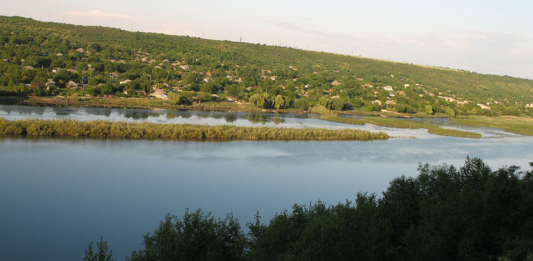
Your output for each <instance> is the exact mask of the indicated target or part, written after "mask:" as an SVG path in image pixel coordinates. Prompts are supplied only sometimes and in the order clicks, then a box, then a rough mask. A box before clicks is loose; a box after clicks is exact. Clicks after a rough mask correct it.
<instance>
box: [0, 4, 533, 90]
mask: <svg viewBox="0 0 533 261" xmlns="http://www.w3.org/2000/svg"><path fill="white" fill-rule="evenodd" d="M0 6H2V8H1V10H0V15H5V16H22V17H30V18H33V19H36V20H40V21H52V22H65V23H69V24H77V25H99V26H106V27H114V28H121V29H124V30H129V31H131V30H133V31H140V32H157V33H164V34H171V35H189V36H195V37H202V38H207V39H215V40H230V41H240V40H241V37H242V41H243V42H248V43H261V44H267V45H278V46H288V47H289V46H290V47H295V48H299V49H304V50H313V51H324V52H331V53H339V54H347V55H355V56H362V57H369V58H376V59H383V60H391V61H398V62H407V63H414V64H420V65H431V66H439V67H448V68H453V69H461V70H467V71H472V72H478V73H484V74H497V75H509V76H514V77H520V78H527V79H533V15H531V13H533V1H531V0H507V1H503V0H447V1H442V0H439V1H435V0H402V1H397V0H373V1H369V0H366V1H360V0H320V1H318V0H307V1H300V0H293V1H288V0H284V1H282V0H270V1H251V0H225V1H219V0H195V1H191V0H187V1H184V0H151V1H135V0H128V1H126V0H106V1H104V0H91V1H66V0H46V1H43V0H19V1H9V0H0Z"/></svg>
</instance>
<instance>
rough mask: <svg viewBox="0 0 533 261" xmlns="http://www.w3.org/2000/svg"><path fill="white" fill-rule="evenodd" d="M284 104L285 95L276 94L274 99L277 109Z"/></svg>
mask: <svg viewBox="0 0 533 261" xmlns="http://www.w3.org/2000/svg"><path fill="white" fill-rule="evenodd" d="M284 106H285V99H284V98H283V96H281V95H279V94H278V96H276V99H275V100H274V107H275V108H276V109H279V108H282V107H284Z"/></svg>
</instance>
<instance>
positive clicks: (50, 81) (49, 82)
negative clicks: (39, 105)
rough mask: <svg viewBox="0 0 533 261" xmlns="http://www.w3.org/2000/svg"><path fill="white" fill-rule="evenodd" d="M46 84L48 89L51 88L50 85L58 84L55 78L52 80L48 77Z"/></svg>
mask: <svg viewBox="0 0 533 261" xmlns="http://www.w3.org/2000/svg"><path fill="white" fill-rule="evenodd" d="M45 85H46V89H47V90H50V87H52V86H55V85H56V82H54V80H52V79H48V80H47V81H46V84H45Z"/></svg>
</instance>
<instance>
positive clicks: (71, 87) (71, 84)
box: [67, 81, 80, 89]
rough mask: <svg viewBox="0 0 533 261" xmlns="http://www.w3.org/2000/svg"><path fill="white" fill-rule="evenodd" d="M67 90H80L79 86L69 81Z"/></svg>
mask: <svg viewBox="0 0 533 261" xmlns="http://www.w3.org/2000/svg"><path fill="white" fill-rule="evenodd" d="M67 88H70V89H79V88H80V87H79V84H77V83H75V82H73V81H69V82H68V83H67Z"/></svg>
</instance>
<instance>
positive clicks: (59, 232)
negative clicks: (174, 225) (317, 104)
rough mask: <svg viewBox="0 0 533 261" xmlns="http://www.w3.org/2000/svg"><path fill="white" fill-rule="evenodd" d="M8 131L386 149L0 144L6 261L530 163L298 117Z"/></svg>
mask: <svg viewBox="0 0 533 261" xmlns="http://www.w3.org/2000/svg"><path fill="white" fill-rule="evenodd" d="M0 117H4V118H7V119H22V118H31V117H33V118H43V119H79V120H94V119H106V120H123V121H150V122H162V123H184V122H187V123H201V124H235V125H239V126H263V125H265V126H278V127H326V128H362V129H368V130H375V131H385V132H387V133H389V134H390V135H394V136H416V137H417V138H416V139H403V138H395V139H390V140H386V141H367V142H361V141H355V142H322V141H318V142H317V141H307V142H304V141H291V142H282V141H268V142H257V141H240V142H177V141H147V140H108V139H84V138H79V139H75V138H66V139H51V138H10V137H3V138H0V166H1V170H0V181H1V182H0V210H1V211H0V224H1V226H0V253H2V259H5V260H81V259H83V256H84V250H85V249H87V245H88V244H89V242H91V241H97V240H98V239H99V237H100V235H102V236H104V240H106V241H107V242H108V244H109V247H110V249H111V250H112V251H113V256H114V258H115V260H124V258H125V257H126V256H127V255H129V254H130V253H131V251H132V250H138V249H140V248H141V247H142V245H141V242H142V236H143V235H144V234H146V233H147V232H149V231H153V230H154V229H155V228H156V227H157V225H158V222H159V221H160V220H162V219H163V218H164V215H165V214H166V213H169V212H170V213H172V214H175V215H178V216H180V215H182V214H183V213H184V212H185V209H186V208H190V209H191V210H192V211H194V210H196V209H198V208H202V209H203V210H204V211H206V212H212V213H213V215H214V216H216V217H221V218H223V217H225V215H226V214H227V213H230V212H233V214H234V216H235V217H237V218H238V219H239V220H240V221H241V224H242V225H243V226H244V225H245V224H246V223H247V222H251V221H252V220H253V217H254V215H255V213H256V211H259V213H260V215H261V216H262V217H263V221H264V222H268V220H269V218H271V217H272V216H273V215H274V214H275V213H276V212H280V211H283V210H284V209H289V210H290V209H291V207H292V205H294V204H295V203H298V204H306V203H309V202H315V201H317V200H319V199H320V200H322V201H325V202H326V203H328V204H336V203H338V202H344V201H346V200H347V199H348V200H353V199H354V198H355V195H356V193H357V192H369V193H376V194H378V195H381V192H383V191H384V190H385V189H386V188H387V185H388V183H389V181H391V180H392V179H393V178H395V177H398V176H401V175H407V176H416V175H417V170H416V169H417V167H418V163H419V162H421V163H430V164H433V165H438V164H443V163H447V164H453V165H456V166H461V165H462V163H463V162H464V160H465V158H466V157H467V156H468V155H469V156H470V157H480V158H483V159H484V161H485V162H487V163H488V164H489V165H490V166H491V167H493V168H498V167H502V166H503V165H520V166H522V167H523V169H529V166H528V163H529V162H530V161H533V150H531V148H532V147H533V137H529V136H522V135H516V134H511V133H506V132H503V131H501V130H498V129H491V128H469V127H462V126H453V125H451V126H450V125H449V124H448V123H446V122H443V124H446V126H448V127H452V128H458V129H464V130H470V131H476V132H479V133H482V134H483V136H484V138H481V139H464V138H453V137H442V136H437V135H432V134H428V133H427V131H425V130H401V129H394V128H386V127H379V126H373V125H365V126H356V125H345V124H340V123H334V122H325V121H321V120H320V119H318V118H317V117H314V116H308V115H298V114H260V115H257V114H253V115H251V114H247V113H220V112H216V113H215V112H190V111H180V112H173V111H155V112H154V111H147V110H118V109H94V108H45V107H28V106H11V105H0Z"/></svg>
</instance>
